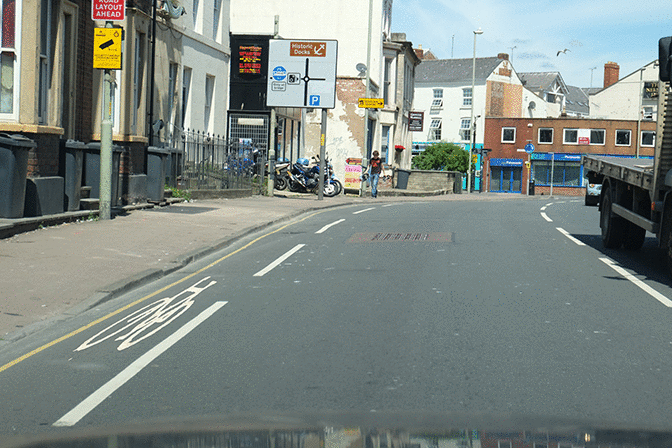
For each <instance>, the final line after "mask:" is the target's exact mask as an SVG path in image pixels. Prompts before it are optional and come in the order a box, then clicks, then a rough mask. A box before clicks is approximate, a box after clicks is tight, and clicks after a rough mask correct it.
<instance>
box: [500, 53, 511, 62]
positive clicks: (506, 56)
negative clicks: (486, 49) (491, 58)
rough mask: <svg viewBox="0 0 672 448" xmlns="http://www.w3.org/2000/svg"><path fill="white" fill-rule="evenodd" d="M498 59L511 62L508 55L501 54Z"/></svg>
mask: <svg viewBox="0 0 672 448" xmlns="http://www.w3.org/2000/svg"><path fill="white" fill-rule="evenodd" d="M497 59H503V60H505V61H508V60H509V55H508V54H506V53H499V54H498V55H497Z"/></svg>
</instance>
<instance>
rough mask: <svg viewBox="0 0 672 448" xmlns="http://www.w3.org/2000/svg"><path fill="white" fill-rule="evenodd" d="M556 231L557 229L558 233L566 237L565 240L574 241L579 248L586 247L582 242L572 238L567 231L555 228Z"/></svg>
mask: <svg viewBox="0 0 672 448" xmlns="http://www.w3.org/2000/svg"><path fill="white" fill-rule="evenodd" d="M556 229H558V232H560V233H562V234H563V235H565V236H566V237H567V238H569V239H570V240H572V241H574V242H575V243H576V244H578V245H579V246H585V245H586V243H584V242H583V241H581V240H577V239H576V238H574V237H573V236H572V235H570V233H569V232H568V231H566V230H565V229H563V228H562V227H556Z"/></svg>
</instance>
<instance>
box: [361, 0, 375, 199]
mask: <svg viewBox="0 0 672 448" xmlns="http://www.w3.org/2000/svg"><path fill="white" fill-rule="evenodd" d="M372 26H373V0H369V28H368V35H367V37H366V42H367V43H366V93H365V94H364V97H365V98H369V93H370V92H371V29H372ZM364 120H365V121H364V129H365V131H364V157H362V173H364V172H366V168H367V165H368V156H369V138H371V140H373V137H372V136H370V133H371V129H370V125H369V121H370V120H369V109H368V108H367V109H366V111H365V113H364ZM372 144H373V142H372ZM363 193H364V182H361V183H360V184H359V196H360V197H361V196H363Z"/></svg>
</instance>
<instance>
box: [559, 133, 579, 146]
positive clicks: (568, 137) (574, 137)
mask: <svg viewBox="0 0 672 448" xmlns="http://www.w3.org/2000/svg"><path fill="white" fill-rule="evenodd" d="M562 142H563V143H564V144H575V145H576V144H577V143H579V130H578V129H564V132H563V139H562Z"/></svg>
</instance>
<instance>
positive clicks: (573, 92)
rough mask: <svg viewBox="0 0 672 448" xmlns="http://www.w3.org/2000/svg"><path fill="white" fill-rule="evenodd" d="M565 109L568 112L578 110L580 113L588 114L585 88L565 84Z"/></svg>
mask: <svg viewBox="0 0 672 448" xmlns="http://www.w3.org/2000/svg"><path fill="white" fill-rule="evenodd" d="M565 110H566V111H568V112H570V111H571V112H578V113H580V114H582V115H588V113H589V112H590V107H589V106H588V95H587V94H586V92H585V89H582V88H581V87H574V86H567V96H566V97H565Z"/></svg>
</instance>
